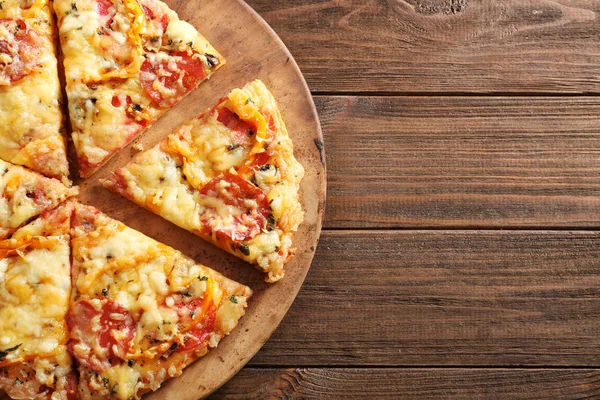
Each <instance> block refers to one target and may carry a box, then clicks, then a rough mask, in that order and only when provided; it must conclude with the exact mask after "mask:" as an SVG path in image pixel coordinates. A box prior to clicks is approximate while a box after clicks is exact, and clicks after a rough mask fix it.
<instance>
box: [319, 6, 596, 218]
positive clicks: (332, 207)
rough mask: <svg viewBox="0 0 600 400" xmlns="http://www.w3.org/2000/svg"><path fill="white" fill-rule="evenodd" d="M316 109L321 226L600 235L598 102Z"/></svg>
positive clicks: (464, 101) (329, 101) (398, 100)
mask: <svg viewBox="0 0 600 400" xmlns="http://www.w3.org/2000/svg"><path fill="white" fill-rule="evenodd" d="M599 4H600V3H599ZM316 103H317V108H318V111H319V114H320V117H321V124H322V127H323V131H324V136H325V152H326V155H327V169H328V193H327V195H328V198H327V211H326V213H325V215H326V224H325V226H326V227H328V228H383V227H388V228H396V227H444V226H445V227H468V228H472V227H486V228H489V227H496V228H499V227H529V228H549V227H563V228H565V227H598V226H600V179H599V178H598V177H599V176H600V98H596V97H581V98H556V97H551V98H550V97H545V98H539V97H537V98H522V97H509V98H507V97H492V98H487V97H412V96H409V97H352V96H340V97H329V96H318V97H317V98H316Z"/></svg>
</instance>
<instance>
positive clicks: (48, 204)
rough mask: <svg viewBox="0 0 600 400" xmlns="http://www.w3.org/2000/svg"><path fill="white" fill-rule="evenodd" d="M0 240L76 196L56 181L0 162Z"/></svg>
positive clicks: (72, 190)
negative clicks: (43, 212)
mask: <svg viewBox="0 0 600 400" xmlns="http://www.w3.org/2000/svg"><path fill="white" fill-rule="evenodd" d="M0 193H2V196H1V197H0V236H2V233H3V232H4V235H6V234H7V233H10V232H12V230H14V229H16V228H18V227H19V226H21V225H22V224H23V223H25V222H27V221H28V220H29V219H31V218H33V217H35V216H37V215H39V214H40V213H41V212H42V211H44V210H47V209H50V208H53V207H55V206H56V205H58V204H59V203H61V202H62V201H64V200H66V199H67V198H68V197H70V196H74V195H76V194H77V193H78V190H77V188H67V187H66V186H64V185H63V184H61V183H60V182H59V181H57V180H55V179H50V178H44V177H42V176H40V175H38V174H36V173H34V172H31V171H29V170H27V169H25V168H22V167H19V166H16V165H12V164H10V163H7V162H5V161H2V160H0Z"/></svg>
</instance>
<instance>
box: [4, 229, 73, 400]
mask: <svg viewBox="0 0 600 400" xmlns="http://www.w3.org/2000/svg"><path fill="white" fill-rule="evenodd" d="M69 254H70V247H69V236H68V235H62V236H49V237H43V236H35V237H31V236H27V237H24V238H20V239H15V238H12V239H8V240H3V241H0V394H1V393H2V392H4V393H6V394H7V395H8V396H9V397H11V398H13V399H33V398H36V399H50V398H52V399H56V400H59V399H60V400H65V399H75V398H78V396H77V377H76V375H75V373H74V371H73V369H72V359H71V356H70V354H69V351H68V348H67V340H68V338H69V335H68V333H67V326H66V320H65V317H66V314H67V310H68V308H69V300H70V294H71V268H70V259H69ZM0 397H1V396H0Z"/></svg>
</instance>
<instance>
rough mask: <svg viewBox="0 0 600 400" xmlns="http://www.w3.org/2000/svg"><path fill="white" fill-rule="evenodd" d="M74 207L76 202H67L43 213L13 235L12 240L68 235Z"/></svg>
mask: <svg viewBox="0 0 600 400" xmlns="http://www.w3.org/2000/svg"><path fill="white" fill-rule="evenodd" d="M74 206H75V203H74V201H71V200H67V201H65V202H64V203H62V204H60V205H59V206H57V207H56V208H53V209H50V210H46V211H43V212H42V213H41V214H40V216H39V217H38V218H36V219H34V220H33V221H31V222H30V223H29V224H27V225H25V226H23V227H22V228H19V229H18V230H17V231H16V232H15V233H13V234H12V235H11V239H17V240H21V239H27V238H32V237H35V236H62V235H68V234H69V233H70V231H71V216H72V214H73V209H74Z"/></svg>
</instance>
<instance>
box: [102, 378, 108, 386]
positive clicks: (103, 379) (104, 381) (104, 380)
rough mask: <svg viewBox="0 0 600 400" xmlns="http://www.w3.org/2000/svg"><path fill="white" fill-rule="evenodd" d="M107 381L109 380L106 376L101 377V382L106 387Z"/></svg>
mask: <svg viewBox="0 0 600 400" xmlns="http://www.w3.org/2000/svg"><path fill="white" fill-rule="evenodd" d="M108 382H110V381H109V379H108V378H105V377H102V384H103V385H104V387H108Z"/></svg>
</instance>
